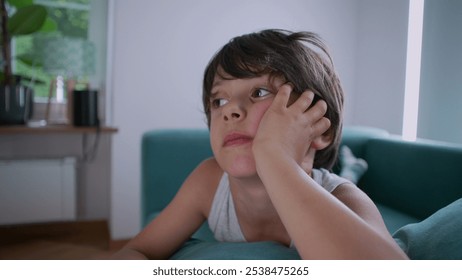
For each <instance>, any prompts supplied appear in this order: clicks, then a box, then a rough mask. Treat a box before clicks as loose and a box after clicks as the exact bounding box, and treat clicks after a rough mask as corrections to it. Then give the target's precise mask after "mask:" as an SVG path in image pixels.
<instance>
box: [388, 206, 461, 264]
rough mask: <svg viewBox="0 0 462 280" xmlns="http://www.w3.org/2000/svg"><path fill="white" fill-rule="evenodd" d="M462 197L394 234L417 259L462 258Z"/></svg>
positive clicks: (404, 248)
mask: <svg viewBox="0 0 462 280" xmlns="http://www.w3.org/2000/svg"><path fill="white" fill-rule="evenodd" d="M461 217H462V199H458V200H457V201H455V202H453V203H451V204H450V205H448V206H446V207H444V208H442V209H440V210H438V211H437V212H436V213H434V214H433V215H431V216H430V217H429V218H427V219H425V220H423V221H422V222H420V223H414V224H409V225H406V226H404V227H402V228H401V229H399V230H398V231H397V232H396V233H395V234H394V235H393V237H394V238H395V240H396V242H397V243H398V244H399V245H400V246H401V248H402V249H403V250H404V252H406V254H407V255H408V256H409V258H411V259H414V260H450V259H451V260H462V219H461Z"/></svg>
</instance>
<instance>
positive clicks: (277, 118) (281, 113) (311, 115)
mask: <svg viewBox="0 0 462 280" xmlns="http://www.w3.org/2000/svg"><path fill="white" fill-rule="evenodd" d="M291 92H292V87H291V86H290V85H289V84H285V85H283V86H281V87H280V88H279V91H278V93H277V94H276V96H275V98H274V100H273V103H272V104H271V106H270V107H269V108H268V110H267V111H266V113H265V114H264V116H263V118H262V119H261V122H260V125H259V127H258V131H257V134H256V136H255V138H254V142H253V147H252V148H253V152H254V155H255V157H256V159H257V157H258V156H259V155H260V154H259V153H260V152H261V153H268V152H270V153H277V152H280V153H283V154H284V155H288V156H289V157H291V158H292V159H294V160H295V161H296V162H297V163H299V164H301V162H302V160H303V159H304V157H305V155H306V153H307V152H308V149H309V148H310V146H311V143H312V141H313V140H314V139H316V137H318V136H321V135H322V134H323V133H324V132H326V131H327V129H328V128H329V127H330V121H329V119H327V118H325V117H324V115H325V113H326V111H327V104H326V102H324V101H323V100H320V101H318V102H317V103H316V104H315V105H314V106H312V107H311V108H309V107H310V105H311V103H312V101H313V98H314V93H313V92H311V91H305V92H303V93H302V94H301V95H300V97H299V98H298V99H297V100H295V101H294V102H293V103H289V101H292V100H290V99H291V98H290V97H291ZM288 104H289V105H288ZM308 108H309V109H308Z"/></svg>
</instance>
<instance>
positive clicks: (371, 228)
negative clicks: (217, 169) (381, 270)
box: [253, 87, 406, 259]
mask: <svg viewBox="0 0 462 280" xmlns="http://www.w3.org/2000/svg"><path fill="white" fill-rule="evenodd" d="M289 94H290V88H284V87H281V89H280V91H279V92H278V94H277V95H276V97H275V99H274V101H273V104H272V105H271V106H270V108H269V109H268V111H267V112H266V115H265V116H264V118H263V119H262V121H261V123H260V127H259V131H258V133H257V137H255V139H254V144H253V152H254V155H255V161H256V166H257V172H258V174H259V176H260V178H261V180H262V181H263V183H264V185H265V187H266V189H267V191H268V194H269V196H270V198H271V200H272V202H273V204H274V207H275V208H276V210H277V211H278V213H279V215H280V218H281V220H282V221H283V223H284V225H285V227H286V229H287V231H288V232H289V235H290V236H291V238H292V239H293V241H294V243H295V246H296V248H297V250H298V252H299V253H300V255H301V257H302V258H304V259H312V258H315V259H398V258H406V256H405V254H404V253H403V252H402V251H401V250H400V248H399V247H398V246H397V244H396V243H395V242H394V241H393V239H392V238H391V236H390V235H389V233H388V231H387V230H386V228H385V226H384V225H383V221H382V220H381V217H380V214H378V211H377V209H376V208H375V206H374V204H373V203H372V202H371V201H370V199H369V198H367V196H366V195H365V194H363V193H362V192H360V191H359V189H357V188H356V187H355V186H352V185H351V186H350V185H342V186H339V187H338V189H337V190H335V191H334V193H333V194H334V195H336V196H337V197H338V198H339V199H337V198H336V197H335V196H334V195H332V194H331V193H329V192H327V191H326V190H324V189H323V188H322V187H321V186H319V185H318V184H317V183H316V182H315V181H314V180H313V179H312V178H311V177H310V176H309V175H308V174H307V168H306V167H307V166H308V167H309V162H308V163H307V162H305V161H304V158H306V151H308V158H309V157H311V158H314V154H315V152H316V150H317V149H319V148H322V147H323V146H325V143H327V142H326V141H327V139H324V138H323V137H324V136H322V135H323V133H324V132H325V131H326V130H327V128H328V127H329V125H330V123H329V122H328V121H326V120H325V118H323V115H324V114H325V110H326V104H325V103H324V102H318V103H317V104H316V105H315V106H313V107H312V108H311V109H309V110H307V108H308V107H309V105H310V103H311V100H312V97H311V96H310V94H309V93H307V92H305V93H303V94H302V95H301V97H300V98H299V99H298V100H297V101H296V102H295V103H294V104H292V105H291V106H289V107H287V106H286V104H287V100H288V98H289ZM302 166H303V168H302ZM311 168H312V166H311V167H309V168H308V169H310V170H311Z"/></svg>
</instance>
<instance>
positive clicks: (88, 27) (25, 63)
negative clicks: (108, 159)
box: [12, 0, 109, 123]
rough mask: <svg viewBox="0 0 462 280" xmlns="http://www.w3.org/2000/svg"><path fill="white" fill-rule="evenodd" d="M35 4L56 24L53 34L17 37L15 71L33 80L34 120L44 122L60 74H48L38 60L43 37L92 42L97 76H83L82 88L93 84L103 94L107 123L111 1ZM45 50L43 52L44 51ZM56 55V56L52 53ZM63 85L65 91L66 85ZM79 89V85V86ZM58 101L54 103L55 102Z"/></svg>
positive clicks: (57, 0) (80, 78) (102, 113)
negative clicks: (49, 98)
mask: <svg viewBox="0 0 462 280" xmlns="http://www.w3.org/2000/svg"><path fill="white" fill-rule="evenodd" d="M33 1H34V3H35V4H39V5H43V6H45V7H46V9H47V11H48V17H49V18H51V19H52V20H53V21H54V22H55V24H56V31H55V32H53V33H45V32H40V33H35V34H33V35H27V36H20V37H15V38H14V41H13V42H12V44H13V55H14V56H16V57H17V58H21V59H14V61H13V71H14V73H16V74H20V75H25V76H28V77H31V78H32V80H31V82H29V83H30V84H29V86H31V87H32V88H33V89H34V101H35V106H34V110H33V111H34V116H33V119H43V116H44V115H45V108H46V103H47V101H48V95H49V91H50V83H51V81H52V80H53V78H57V75H56V74H53V73H49V72H47V71H45V67H44V64H43V63H42V62H41V61H40V60H41V59H37V58H38V57H39V56H38V55H37V52H38V51H39V50H40V48H38V47H37V46H38V44H37V43H36V41H37V40H38V39H37V38H40V36H55V35H59V36H64V37H65V38H71V39H72V40H74V39H75V40H86V41H87V42H91V44H92V46H93V50H94V52H95V54H94V59H93V60H92V61H93V62H94V63H93V67H94V72H93V73H92V74H89V75H79V76H78V77H77V78H78V79H77V80H78V81H79V82H80V85H83V84H85V85H87V84H90V85H91V87H92V89H96V90H98V92H99V114H100V117H101V122H102V123H104V122H105V119H106V117H105V115H106V113H107V112H106V104H104V103H105V102H107V97H106V89H105V87H106V82H105V81H106V53H107V52H106V48H107V44H106V41H107V26H108V25H107V19H108V5H109V3H108V2H109V0H33ZM42 50H43V49H42ZM48 53H53V52H48ZM57 84H58V85H60V86H61V87H62V88H61V91H62V90H63V89H64V84H63V83H61V84H59V83H57ZM77 86H78V85H77ZM54 95H55V94H54ZM54 101H56V100H52V102H54Z"/></svg>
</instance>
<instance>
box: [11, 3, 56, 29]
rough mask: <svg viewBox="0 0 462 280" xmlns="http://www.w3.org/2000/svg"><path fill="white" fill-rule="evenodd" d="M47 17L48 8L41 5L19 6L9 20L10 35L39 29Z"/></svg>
mask: <svg viewBox="0 0 462 280" xmlns="http://www.w3.org/2000/svg"><path fill="white" fill-rule="evenodd" d="M46 18H47V10H46V9H45V8H44V7H43V6H40V5H29V6H23V7H21V8H18V10H17V11H16V13H15V14H14V15H13V16H12V17H11V18H10V19H9V20H8V31H9V33H10V36H17V35H27V34H31V33H34V32H36V31H39V30H40V29H41V28H42V26H43V24H44V23H45V21H46Z"/></svg>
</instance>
